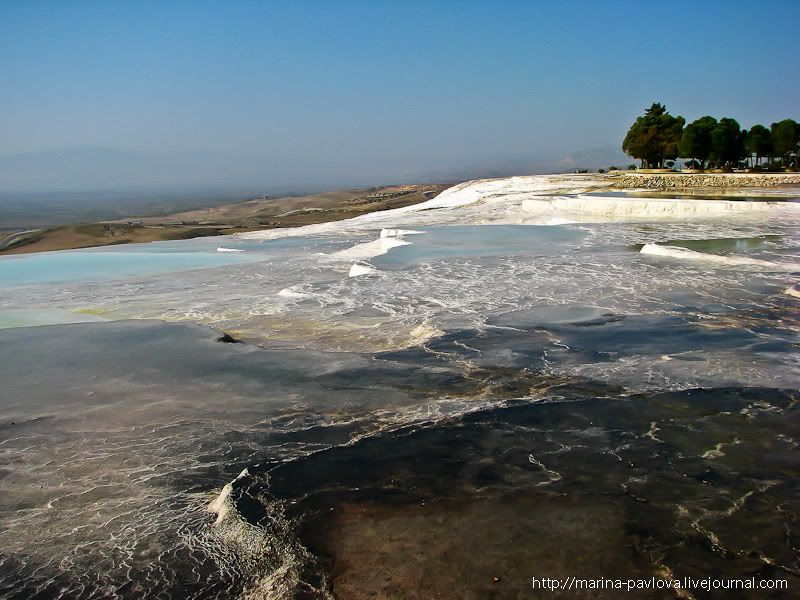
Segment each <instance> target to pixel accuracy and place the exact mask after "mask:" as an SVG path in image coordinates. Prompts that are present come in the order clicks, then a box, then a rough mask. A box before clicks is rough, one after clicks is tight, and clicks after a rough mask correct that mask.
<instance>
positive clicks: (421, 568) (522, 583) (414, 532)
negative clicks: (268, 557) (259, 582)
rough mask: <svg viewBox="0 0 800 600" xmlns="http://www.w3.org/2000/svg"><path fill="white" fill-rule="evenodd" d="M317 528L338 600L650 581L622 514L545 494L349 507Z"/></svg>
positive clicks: (522, 592) (513, 592) (611, 505)
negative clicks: (588, 581)
mask: <svg viewBox="0 0 800 600" xmlns="http://www.w3.org/2000/svg"><path fill="white" fill-rule="evenodd" d="M310 525H312V526H311V527H309V528H307V532H308V535H309V539H308V542H309V543H310V544H311V545H312V546H313V547H314V549H315V550H316V551H318V552H319V553H320V555H322V556H324V557H326V559H327V562H328V565H329V569H330V582H331V587H332V591H333V594H334V596H335V597H337V598H350V599H354V600H359V599H362V598H409V599H420V600H422V599H428V598H463V599H465V600H466V599H478V598H520V597H536V595H537V593H538V594H543V593H548V594H549V593H550V592H547V591H545V590H539V591H538V592H535V591H534V590H532V578H533V577H538V578H545V577H549V578H564V579H566V578H567V577H570V576H580V577H587V578H592V577H597V578H599V577H619V578H623V579H627V578H630V577H631V574H632V573H637V574H638V576H639V577H647V576H649V575H650V572H651V566H650V565H647V564H637V563H636V562H635V560H634V559H632V556H631V552H630V544H631V541H630V540H629V539H627V537H626V535H625V513H624V509H623V507H622V506H621V505H620V504H618V503H615V502H613V501H612V500H607V501H604V500H598V499H591V500H589V499H585V500H583V501H576V500H575V499H574V497H569V496H566V497H565V496H564V495H562V494H558V493H553V492H542V493H539V494H537V495H536V496H534V497H526V496H523V495H519V496H516V497H513V498H509V497H504V498H488V497H486V498H481V497H477V498H476V499H475V500H474V501H471V502H466V503H457V502H452V501H445V500H442V501H424V502H417V503H413V504H405V505H390V504H383V503H375V502H363V503H346V504H340V505H338V506H336V507H335V509H333V510H329V511H328V514H326V515H323V516H322V517H320V518H319V520H318V522H317V523H314V524H310ZM604 593H605V595H604ZM617 593H618V592H616V591H614V590H608V591H606V592H603V591H597V590H583V591H582V592H581V591H575V590H573V591H572V592H570V593H569V594H568V595H567V594H564V593H563V592H562V595H559V593H558V592H555V593H554V594H553V595H552V597H556V598H559V597H570V598H598V597H607V598H614V597H618V596H616V595H615V594H617ZM650 593H651V594H652V590H651V592H650ZM581 594H583V595H581ZM548 597H550V596H548ZM632 597H637V596H636V595H635V594H633V596H632ZM650 597H653V596H652V595H651V596H650Z"/></svg>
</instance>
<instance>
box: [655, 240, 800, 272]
mask: <svg viewBox="0 0 800 600" xmlns="http://www.w3.org/2000/svg"><path fill="white" fill-rule="evenodd" d="M640 252H641V253H642V254H649V255H652V256H664V257H668V258H677V259H680V260H691V261H702V262H710V263H716V264H720V265H728V266H739V267H762V268H765V269H770V270H774V271H799V270H800V265H798V264H795V263H777V262H773V261H769V260H760V259H757V258H748V257H745V256H723V255H720V254H707V253H705V252H695V251H694V250H689V249H688V248H681V247H679V246H661V245H660V244H645V245H644V246H642V249H641V250H640Z"/></svg>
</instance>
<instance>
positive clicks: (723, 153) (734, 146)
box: [711, 117, 745, 168]
mask: <svg viewBox="0 0 800 600" xmlns="http://www.w3.org/2000/svg"><path fill="white" fill-rule="evenodd" d="M744 139H745V134H744V133H743V132H742V130H741V128H740V127H739V123H737V122H736V120H735V119H729V118H727V117H725V118H722V119H720V120H719V123H717V125H716V126H715V127H714V129H712V130H711V155H712V160H714V161H715V162H716V163H717V165H718V166H720V167H723V168H724V167H728V166H736V165H737V164H738V163H739V161H740V160H741V159H742V158H743V157H744V156H745V149H744Z"/></svg>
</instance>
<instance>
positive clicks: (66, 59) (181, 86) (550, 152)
mask: <svg viewBox="0 0 800 600" xmlns="http://www.w3.org/2000/svg"><path fill="white" fill-rule="evenodd" d="M754 10H755V9H754V8H752V6H751V5H750V4H749V3H747V4H746V3H744V2H707V3H703V4H701V5H697V4H696V3H688V2H686V3H681V2H678V3H673V4H671V5H670V6H669V7H668V8H665V9H663V10H662V11H661V12H660V13H659V14H658V17H657V18H656V17H653V16H650V17H647V16H645V15H644V14H643V13H642V12H641V11H639V10H638V8H637V4H635V3H618V4H615V5H614V6H613V7H611V8H609V7H606V6H602V5H599V4H594V3H583V2H571V3H570V2H566V3H562V4H559V5H558V6H550V5H548V6H547V7H546V8H544V7H543V6H542V5H539V4H536V3H517V2H509V3H504V4H501V5H497V4H491V3H482V2H464V3H436V4H434V5H432V6H430V5H427V4H424V3H418V4H415V3H410V4H409V3H404V4H403V5H402V6H398V5H396V4H392V3H358V2H346V3H336V4H324V3H307V4H304V5H295V6H287V5H279V4H275V3H249V2H237V3H231V4H224V5H223V4H216V3H211V2H198V3H192V4H184V5H178V4H142V5H132V4H116V5H108V4H103V3H94V2H79V3H74V4H70V5H64V4H60V3H51V2H41V3H26V4H5V5H4V6H3V7H0V56H2V58H3V60H2V62H0V72H2V73H3V75H4V79H5V80H6V81H7V82H13V85H8V86H6V89H4V93H3V95H2V96H0V123H2V125H1V126H0V191H2V192H6V193H10V192H18V193H24V192H53V191H90V190H109V191H112V190H113V191H125V190H128V191H143V190H169V189H176V190H185V191H187V192H188V191H192V190H199V189H208V190H225V191H227V192H231V193H232V192H234V191H236V190H241V192H242V193H245V192H253V193H255V192H263V193H276V192H280V191H282V190H284V191H285V190H294V191H296V192H298V193H299V192H310V191H314V190H320V189H325V188H327V189H330V188H343V187H356V186H368V185H380V184H386V183H400V182H426V181H449V180H457V179H462V178H468V177H473V176H492V175H495V176H500V175H507V174H511V173H515V172H525V173H536V172H544V171H554V170H561V171H564V170H570V169H572V168H575V167H586V168H597V167H600V166H609V165H610V164H611V163H612V162H615V163H618V162H621V161H622V160H624V158H623V157H622V153H621V151H620V149H619V145H620V143H621V140H622V138H623V136H624V134H625V131H626V130H627V128H628V126H629V125H630V122H631V121H632V120H633V119H634V118H635V117H636V116H637V115H638V114H640V113H641V112H642V110H643V109H644V108H645V107H646V106H648V105H649V104H650V103H651V102H653V101H660V102H663V103H665V104H666V105H667V107H668V108H669V110H670V111H671V112H672V113H673V114H681V115H683V116H685V117H686V118H687V119H688V120H691V119H694V118H697V117H699V116H701V115H703V114H713V115H717V116H732V117H734V118H736V119H738V120H739V122H740V123H741V124H742V126H743V127H749V126H750V125H752V124H753V123H757V122H761V123H765V124H767V125H769V123H770V122H772V121H776V120H779V119H782V118H786V117H792V118H797V117H798V115H797V113H796V107H797V106H798V100H800V83H798V81H800V79H798V77H797V73H796V68H794V67H793V66H791V64H790V61H788V60H786V59H785V58H782V57H788V56H791V52H792V50H793V48H794V41H795V35H796V31H795V26H794V24H795V23H796V22H797V17H800V6H798V5H797V4H796V3H790V2H773V3H766V4H764V3H762V4H759V5H758V18H757V20H755V21H754V20H753V19H752V18H749V17H748V18H745V16H746V15H750V14H752V12H753V11H754ZM737 39H738V40H741V42H742V46H741V52H738V53H736V54H733V52H732V46H731V40H737ZM719 40H726V42H725V43H718V42H719ZM764 61H769V62H770V64H775V63H776V62H777V63H780V62H781V61H783V62H786V63H787V65H788V66H785V67H781V68H777V69H763V68H762V67H763V63H764ZM749 74H751V75H752V77H749V76H748V75H749ZM630 162H634V161H632V160H630V159H628V160H627V162H626V163H625V164H627V163H630Z"/></svg>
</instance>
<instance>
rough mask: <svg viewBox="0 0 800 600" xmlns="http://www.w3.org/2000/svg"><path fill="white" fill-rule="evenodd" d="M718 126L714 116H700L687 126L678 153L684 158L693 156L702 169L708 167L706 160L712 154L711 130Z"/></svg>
mask: <svg viewBox="0 0 800 600" xmlns="http://www.w3.org/2000/svg"><path fill="white" fill-rule="evenodd" d="M716 126H717V120H716V119H715V118H714V117H708V116H706V117H700V118H699V119H697V120H696V121H693V122H692V123H690V124H689V125H687V126H686V129H684V130H683V135H681V140H680V142H678V154H679V155H680V156H682V157H684V158H693V159H694V160H695V161H696V162H697V163H698V166H699V167H700V168H701V169H705V168H706V161H707V160H708V159H709V157H710V156H711V131H712V130H713V129H714V127H716Z"/></svg>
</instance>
